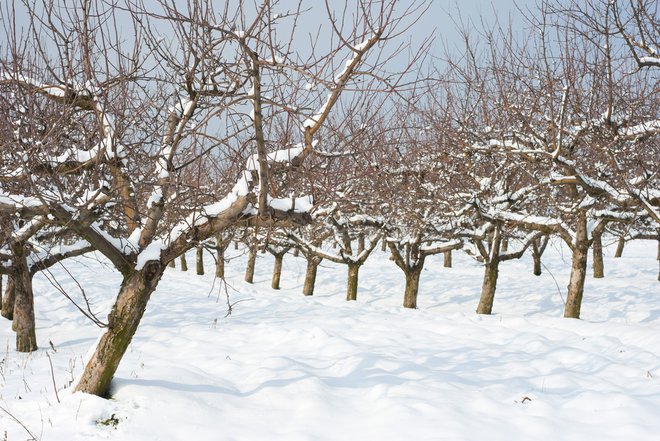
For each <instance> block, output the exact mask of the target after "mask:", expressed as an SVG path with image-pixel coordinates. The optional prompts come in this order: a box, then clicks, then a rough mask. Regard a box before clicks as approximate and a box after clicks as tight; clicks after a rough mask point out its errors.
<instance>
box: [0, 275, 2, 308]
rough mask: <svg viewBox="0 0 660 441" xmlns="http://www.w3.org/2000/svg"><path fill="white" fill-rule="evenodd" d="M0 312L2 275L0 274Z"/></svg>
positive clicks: (0, 304)
mask: <svg viewBox="0 0 660 441" xmlns="http://www.w3.org/2000/svg"><path fill="white" fill-rule="evenodd" d="M0 310H2V274H0Z"/></svg>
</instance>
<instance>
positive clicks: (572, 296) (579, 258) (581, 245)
mask: <svg viewBox="0 0 660 441" xmlns="http://www.w3.org/2000/svg"><path fill="white" fill-rule="evenodd" d="M572 251H573V257H572V263H571V277H570V280H569V282H568V294H567V295H566V306H565V307H564V317H566V318H576V319H577V318H580V308H581V307H582V296H583V294H584V281H585V278H586V274H587V258H588V256H589V239H588V237H587V218H586V215H585V214H584V213H583V212H582V213H580V214H579V219H578V225H577V230H576V232H575V243H574V245H573V250H572Z"/></svg>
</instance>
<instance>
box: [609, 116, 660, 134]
mask: <svg viewBox="0 0 660 441" xmlns="http://www.w3.org/2000/svg"><path fill="white" fill-rule="evenodd" d="M658 133H660V119H655V120H651V121H645V122H642V123H639V124H636V125H634V126H627V127H621V128H619V130H618V133H617V134H618V135H619V136H621V137H624V138H636V137H638V136H649V135H656V134H658Z"/></svg>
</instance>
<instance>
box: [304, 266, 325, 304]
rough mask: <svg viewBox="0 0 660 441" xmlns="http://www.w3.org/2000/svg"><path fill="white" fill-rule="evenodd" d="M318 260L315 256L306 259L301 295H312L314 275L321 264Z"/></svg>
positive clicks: (314, 282) (314, 281)
mask: <svg viewBox="0 0 660 441" xmlns="http://www.w3.org/2000/svg"><path fill="white" fill-rule="evenodd" d="M321 260H322V259H320V258H318V257H316V256H308V257H307V269H306V270H305V284H304V285H303V295H306V296H311V295H314V285H315V284H316V273H317V271H318V268H319V264H320V263H321Z"/></svg>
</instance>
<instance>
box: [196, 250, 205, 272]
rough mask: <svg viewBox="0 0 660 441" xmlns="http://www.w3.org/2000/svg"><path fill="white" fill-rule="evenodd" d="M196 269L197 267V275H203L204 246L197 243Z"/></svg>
mask: <svg viewBox="0 0 660 441" xmlns="http://www.w3.org/2000/svg"><path fill="white" fill-rule="evenodd" d="M195 256H196V264H197V265H196V269H197V275H198V276H203V275H204V247H203V246H202V245H197V249H196V253H195Z"/></svg>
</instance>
